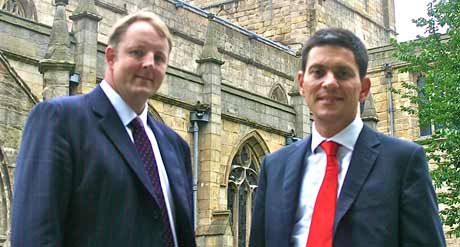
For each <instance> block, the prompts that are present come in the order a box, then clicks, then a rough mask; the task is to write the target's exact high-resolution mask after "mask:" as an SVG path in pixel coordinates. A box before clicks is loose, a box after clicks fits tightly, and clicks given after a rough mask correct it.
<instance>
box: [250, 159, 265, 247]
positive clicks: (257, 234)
mask: <svg viewBox="0 0 460 247" xmlns="http://www.w3.org/2000/svg"><path fill="white" fill-rule="evenodd" d="M266 169H267V168H266V159H264V161H263V162H262V168H261V170H260V175H259V184H258V187H257V191H256V199H255V204H254V207H253V211H252V219H251V220H252V222H251V235H250V240H249V246H250V247H264V246H265V190H266V182H267V176H266Z"/></svg>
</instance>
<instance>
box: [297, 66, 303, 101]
mask: <svg viewBox="0 0 460 247" xmlns="http://www.w3.org/2000/svg"><path fill="white" fill-rule="evenodd" d="M303 82H304V81H303V72H302V71H301V70H299V72H297V84H298V86H299V92H300V95H302V96H304V95H303Z"/></svg>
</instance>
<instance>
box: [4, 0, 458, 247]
mask: <svg viewBox="0 0 460 247" xmlns="http://www.w3.org/2000/svg"><path fill="white" fill-rule="evenodd" d="M141 9H149V10H152V11H153V12H155V13H157V14H158V15H159V16H160V17H161V18H162V19H163V20H164V21H165V22H166V24H167V25H168V27H169V28H170V30H171V32H172V34H173V49H172V53H171V57H170V63H169V68H168V70H167V78H166V81H165V82H164V84H163V86H162V87H161V89H160V90H159V92H158V93H157V94H156V95H154V96H153V97H152V98H151V99H150V101H149V111H150V112H151V113H152V114H153V115H154V116H155V117H156V118H157V119H158V120H159V121H162V122H164V123H166V124H167V125H168V126H170V127H172V128H173V129H174V130H175V131H177V132H178V133H179V134H180V135H181V136H182V137H183V138H184V139H185V140H187V141H188V142H189V144H190V147H191V150H192V154H193V157H192V159H193V161H194V162H193V165H194V168H195V171H196V172H195V174H196V175H197V176H196V180H197V183H196V189H197V190H196V191H197V192H196V205H197V219H196V223H197V225H196V234H197V241H198V244H199V246H201V247H204V246H209V247H210V246H216V247H217V246H219V247H221V246H235V247H236V246H247V245H248V238H249V225H250V222H251V215H250V213H251V204H252V201H253V198H254V197H253V196H254V191H255V190H256V188H257V181H258V172H259V169H260V164H261V160H262V158H263V157H264V155H266V154H268V153H270V152H273V151H275V150H277V149H279V148H281V147H283V146H285V145H289V144H290V143H292V142H293V141H295V140H296V139H298V138H302V137H304V136H305V135H307V134H309V133H310V124H311V116H310V112H309V110H308V108H307V107H306V105H305V104H304V100H303V97H302V96H300V94H299V90H298V88H297V86H296V81H295V75H296V74H297V71H298V70H299V68H300V56H299V51H300V49H301V47H302V44H303V42H304V41H305V40H306V39H307V38H308V37H309V36H310V35H311V34H312V33H313V32H315V31H316V30H318V29H320V28H323V27H343V28H348V29H350V30H351V31H353V32H355V33H356V34H357V35H358V36H359V37H361V38H362V39H363V41H364V42H365V43H366V45H367V46H368V48H369V57H370V66H369V69H368V72H369V75H370V77H371V81H372V89H371V91H372V94H371V95H370V96H371V97H370V98H369V99H368V100H367V102H366V104H365V105H364V107H362V113H361V114H362V118H363V119H364V121H365V123H366V124H368V125H370V126H372V127H373V128H376V129H378V130H379V131H381V132H384V133H386V134H389V135H394V136H398V137H401V138H404V139H408V140H414V141H415V140H418V139H420V138H423V136H425V135H429V134H430V132H429V127H430V126H428V129H427V128H426V127H425V128H420V127H419V124H418V120H417V119H416V118H414V117H412V116H409V115H408V114H407V113H405V112H402V111H401V110H400V107H401V106H410V103H409V102H408V101H407V100H405V99H402V98H401V97H400V96H399V95H394V94H392V93H391V90H389V89H390V88H400V87H401V85H400V84H401V82H403V81H411V82H414V83H415V82H417V79H418V77H417V75H411V74H407V73H398V72H397V69H398V68H399V67H401V66H405V64H403V63H401V62H398V61H395V60H394V59H393V58H392V55H391V54H392V49H393V48H392V47H391V46H389V45H388V44H389V41H390V39H391V38H394V37H395V36H396V34H397V30H395V18H394V0H296V1H293V0H190V1H180V0H126V1H123V0H78V1H77V0H0V246H2V244H3V243H4V244H5V245H6V244H7V242H8V241H6V240H7V238H8V237H7V236H8V232H9V225H10V208H11V196H12V188H13V187H14V184H13V175H14V169H15V160H16V156H17V153H18V148H19V145H20V139H21V132H22V129H23V126H24V124H25V121H26V119H27V115H28V113H29V111H30V110H31V109H32V107H33V106H34V105H35V104H37V103H38V102H40V101H42V100H45V99H49V98H52V97H56V96H60V95H69V94H80V93H85V92H88V91H90V90H91V89H92V88H94V87H95V86H96V85H97V83H98V82H99V81H100V80H101V79H102V78H103V73H104V66H105V64H104V49H105V47H106V44H107V40H108V37H107V35H108V32H109V31H110V28H111V25H113V23H115V22H116V20H117V19H119V18H120V17H122V16H124V15H126V14H128V13H133V12H136V11H138V10H141ZM39 134H40V130H37V135H39ZM449 246H452V247H453V246H460V242H458V241H457V240H450V245H449Z"/></svg>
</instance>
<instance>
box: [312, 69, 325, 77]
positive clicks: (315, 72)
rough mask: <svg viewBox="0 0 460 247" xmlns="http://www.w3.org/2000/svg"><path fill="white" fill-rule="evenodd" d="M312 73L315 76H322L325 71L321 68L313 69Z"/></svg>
mask: <svg viewBox="0 0 460 247" xmlns="http://www.w3.org/2000/svg"><path fill="white" fill-rule="evenodd" d="M310 73H311V74H312V75H313V76H315V77H322V76H323V75H324V72H323V70H321V69H312V70H311V71H310Z"/></svg>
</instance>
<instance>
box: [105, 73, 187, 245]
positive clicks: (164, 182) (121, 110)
mask: <svg viewBox="0 0 460 247" xmlns="http://www.w3.org/2000/svg"><path fill="white" fill-rule="evenodd" d="M100 86H101V88H102V91H104V93H105V95H107V98H109V101H110V103H112V105H113V107H114V108H115V111H116V112H117V114H118V116H119V117H120V119H121V122H122V123H123V125H124V126H125V129H126V132H127V133H128V135H129V137H130V138H131V141H132V142H133V143H134V138H133V133H132V131H131V129H130V128H129V127H128V125H129V123H130V122H131V121H132V120H133V119H134V118H136V117H139V118H140V119H141V121H142V124H143V125H144V129H145V132H146V133H147V137H148V138H149V141H150V143H151V144H152V149H153V153H154V155H155V161H156V163H157V167H158V175H159V176H160V182H161V188H162V189H163V196H164V198H165V204H166V209H167V210H168V218H169V224H170V225H171V231H172V235H173V238H174V246H178V243H177V235H176V229H175V225H174V222H175V221H174V216H175V213H174V202H173V199H172V194H171V188H170V186H169V180H168V174H167V173H166V170H165V166H164V164H163V159H162V158H161V153H160V149H159V147H158V143H157V139H156V138H155V135H154V134H153V131H152V129H151V128H150V126H149V125H148V124H147V111H148V106H147V103H146V104H145V107H144V110H143V111H142V113H141V114H140V115H139V116H138V115H137V114H136V113H135V112H134V111H133V110H132V109H131V107H130V106H129V105H128V104H126V102H125V101H124V100H123V99H122V98H121V96H120V95H119V94H118V93H117V92H116V91H115V90H114V89H113V88H112V87H111V86H110V85H109V84H108V83H107V82H106V81H105V80H103V81H102V82H101V83H100Z"/></svg>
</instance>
